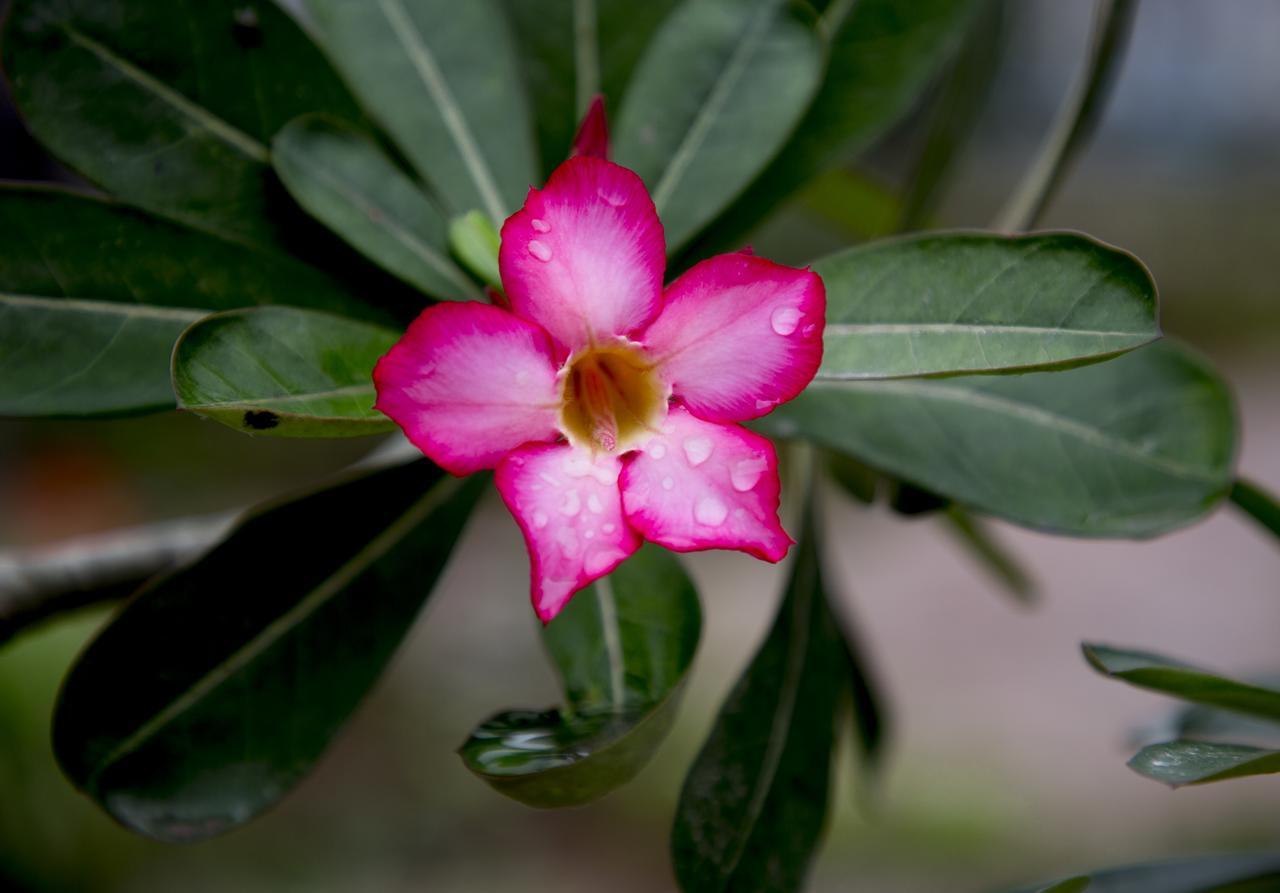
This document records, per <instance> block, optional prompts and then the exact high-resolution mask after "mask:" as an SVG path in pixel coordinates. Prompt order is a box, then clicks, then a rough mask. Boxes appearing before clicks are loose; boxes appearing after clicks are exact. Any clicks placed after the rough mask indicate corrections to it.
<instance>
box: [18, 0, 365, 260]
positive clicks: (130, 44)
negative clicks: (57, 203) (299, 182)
mask: <svg viewBox="0 0 1280 893" xmlns="http://www.w3.org/2000/svg"><path fill="white" fill-rule="evenodd" d="M3 59H4V65H5V72H6V73H7V74H8V76H9V79H10V82H11V83H12V85H13V95H14V99H15V101H16V102H17V104H18V105H19V107H20V108H21V109H22V112H23V115H24V117H25V119H26V122H27V124H28V126H29V127H30V128H31V131H32V132H33V133H34V134H35V135H36V137H37V139H39V140H40V141H41V142H42V143H43V144H44V145H45V146H46V147H47V148H48V149H49V150H50V151H51V152H52V153H53V154H54V155H56V156H57V157H58V158H60V159H61V160H62V161H64V162H66V163H67V164H69V165H70V166H71V167H73V168H75V169H76V170H77V171H79V172H80V173H82V174H84V175H85V176H86V177H87V178H88V179H90V180H92V181H93V182H95V183H97V184H98V185H100V186H102V187H103V188H104V189H106V190H107V191H108V192H111V193H113V194H114V195H117V196H119V197H120V198H122V199H125V200H127V201H128V202H130V203H131V204H135V205H138V206H140V207H143V208H146V209H148V210H150V211H154V212H155V213H157V214H161V215H163V216H166V217H170V218H173V219H175V220H180V221H183V222H185V223H189V224H191V225H193V226H196V227H198V228H200V229H204V230H207V231H210V232H214V233H218V234H219V235H223V236H226V237H229V238H232V239H236V240H239V241H248V242H255V243H260V244H270V243H272V242H273V241H274V240H275V238H276V236H277V230H276V223H275V222H274V221H273V217H275V216H276V211H277V210H278V209H277V208H276V206H277V205H278V204H279V203H280V201H281V196H279V195H278V194H275V193H273V191H272V189H270V188H269V185H270V168H269V166H268V153H267V144H268V142H269V141H270V140H271V137H272V135H273V134H274V133H275V132H276V131H277V130H278V129H279V128H281V127H282V126H284V124H285V123H286V122H288V121H289V120H291V119H293V118H295V117H297V116H298V115H301V114H305V113H307V112H314V111H323V112H329V113H332V114H335V115H338V116H341V117H348V118H353V119H355V118H358V117H359V114H360V113H359V110H358V109H357V108H356V106H355V104H354V103H353V101H352V100H351V98H350V96H349V95H348V94H347V92H346V91H345V90H344V89H343V87H342V84H341V83H340V82H339V80H338V78H337V76H336V75H335V74H334V73H333V71H332V70H331V69H330V68H329V66H328V64H327V63H326V62H325V60H324V58H323V57H322V56H321V54H320V53H319V52H318V51H317V50H316V48H315V46H314V45H313V44H312V43H311V41H310V40H309V39H308V38H307V36H306V35H305V34H304V33H303V32H302V31H301V29H299V28H298V26H297V25H296V24H295V23H294V22H293V21H292V20H291V19H290V18H289V16H288V15H286V14H285V13H284V12H282V11H281V10H280V9H278V8H277V7H276V5H275V4H274V3H254V4H246V3H244V2H242V0H201V2H199V3H168V2H158V0H118V2H112V3H103V2H101V0H14V2H13V3H12V4H11V9H10V14H9V21H8V25H7V26H6V28H5V32H4V46H3Z"/></svg>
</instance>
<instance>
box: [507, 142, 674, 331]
mask: <svg viewBox="0 0 1280 893" xmlns="http://www.w3.org/2000/svg"><path fill="white" fill-rule="evenodd" d="M498 266H499V269H500V271H501V273H502V285H503V288H504V290H505V291H506V293H507V296H508V297H509V298H510V300H511V307H512V310H513V311H514V312H515V313H517V314H519V315H520V316H523V317H524V318H525V319H529V320H532V321H534V322H536V323H538V324H539V325H541V326H542V327H543V328H545V329H546V330H547V331H548V332H549V333H551V336H552V337H553V338H554V339H556V341H557V342H558V343H559V344H560V346H561V348H562V353H567V352H571V351H574V350H576V349H578V348H579V347H582V346H583V345H585V344H587V343H588V342H589V341H590V340H592V339H594V340H597V341H601V340H607V339H609V338H611V337H613V336H615V335H626V334H628V333H631V332H634V331H635V330H637V329H639V328H642V327H644V326H645V325H647V324H648V323H649V322H650V321H651V320H652V319H653V318H654V316H655V315H656V314H657V312H658V308H659V306H660V302H661V300H662V276H663V273H664V271H665V269H666V241H665V239H664V237H663V235H662V224H661V223H660V222H659V221H658V212H657V211H656V210H655V209H654V207H653V201H652V200H651V199H650V198H649V193H648V192H647V191H646V190H645V188H644V183H642V182H641V180H640V178H639V177H638V176H636V175H635V174H633V173H632V172H631V171H629V170H627V169H626V168H623V167H619V166H618V165H616V164H612V163H611V162H608V161H604V160H603V159H600V158H590V157H586V156H579V157H577V158H570V159H569V160H568V161H566V162H565V163H564V164H562V165H560V166H559V167H558V168H556V170H555V172H554V173H553V174H552V175H551V179H550V180H548V181H547V185H546V186H544V187H543V188H542V189H541V190H538V189H531V190H529V196H528V198H527V199H525V203H524V207H523V208H521V209H520V210H519V211H517V212H516V213H515V214H513V215H512V216H511V217H509V218H508V219H507V222H506V223H505V224H504V225H503V227H502V246H501V248H500V250H499V252H498Z"/></svg>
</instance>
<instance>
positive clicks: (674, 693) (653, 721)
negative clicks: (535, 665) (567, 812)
mask: <svg viewBox="0 0 1280 893" xmlns="http://www.w3.org/2000/svg"><path fill="white" fill-rule="evenodd" d="M701 628H702V612H701V609H700V608H699V606H698V596H697V593H696V592H695V591H694V588H693V584H692V583H691V582H690V581H689V578H688V577H687V576H686V575H685V573H684V571H683V570H681V569H680V565H679V563H678V562H677V561H676V560H675V558H673V557H672V556H671V555H670V554H668V553H667V552H664V551H663V550H661V549H659V548H658V547H657V546H652V545H649V546H645V547H644V548H642V549H641V550H640V551H639V552H637V553H636V554H635V556H633V557H632V558H630V559H628V560H627V562H626V563H624V564H623V565H621V566H620V567H619V568H618V569H617V570H615V571H614V572H613V573H611V574H610V575H609V576H607V577H604V578H602V579H600V580H597V581H596V583H595V584H594V585H592V586H591V587H589V588H587V589H584V590H583V591H582V592H580V593H578V594H577V595H576V596H575V597H574V598H573V600H572V601H571V602H570V603H569V605H568V607H566V608H565V609H564V611H563V612H561V614H560V615H559V616H558V617H556V619H555V620H553V621H551V623H550V624H549V625H547V626H546V627H545V629H544V630H543V641H544V643H545V644H546V646H547V650H548V651H549V652H550V655H551V658H552V660H553V661H554V662H555V665H556V669H557V670H558V671H559V673H560V678H561V681H562V682H563V685H564V692H565V707H564V708H563V709H561V710H555V709H552V710H547V711H544V712H537V711H529V710H516V711H508V712H505V713H499V714H498V715H496V716H494V717H492V718H491V719H489V720H487V721H486V722H484V723H483V724H481V725H480V726H479V727H478V728H476V730H475V731H473V732H472V733H471V736H470V737H469V738H468V739H467V741H466V742H465V743H464V744H463V745H462V747H461V748H460V749H459V754H460V755H461V756H462V760H463V763H464V764H465V765H466V767H467V768H468V769H470V770H471V771H472V772H474V773H475V774H476V775H478V776H479V777H480V778H482V779H484V780H485V781H486V782H488V783H489V784H490V785H491V786H492V787H493V788H494V789H495V790H497V791H499V792H501V793H503V794H505V795H507V796H508V797H511V798H513V799H515V800H519V801H520V802H522V803H526V804H528V805H530V806H537V807H558V806H577V805H580V804H583V803H588V802H590V801H592V800H595V799H596V798H598V797H601V796H603V795H605V794H607V793H608V792H610V791H612V790H614V789H615V788H617V787H620V786H621V785H623V784H626V783H627V782H628V781H630V780H631V779H632V778H633V777H635V775H636V773H637V772H639V771H640V770H641V769H643V768H644V766H645V765H646V764H647V763H648V762H649V759H650V758H651V757H652V756H653V753H654V751H655V750H656V749H657V747H658V745H659V744H661V743H662V740H663V739H664V738H665V737H666V735H667V733H668V732H669V731H670V729H671V725H672V723H673V722H674V720H675V714H676V710H677V707H678V705H679V702H680V696H681V694H682V692H683V688H684V680H685V678H686V676H687V674H688V671H689V665H690V664H691V663H692V661H693V655H694V652H695V650H696V649H697V647H698V636H699V634H700V631H701Z"/></svg>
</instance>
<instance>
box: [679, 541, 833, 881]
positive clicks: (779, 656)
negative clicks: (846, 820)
mask: <svg viewBox="0 0 1280 893" xmlns="http://www.w3.org/2000/svg"><path fill="white" fill-rule="evenodd" d="M794 561H795V564H794V566H793V568H792V573H791V579H790V581H789V582H788V584H787V592H786V597H785V599H784V600H783V603H782V605H781V607H780V608H779V609H778V615H777V617H776V619H775V620H774V623H773V628H772V629H771V630H770V632H769V636H768V638H767V639H766V640H765V642H764V644H763V645H762V646H761V647H760V650H759V651H757V652H756V655H755V657H754V658H752V660H751V664H750V666H748V667H747V669H746V671H745V672H744V673H743V675H742V677H741V678H740V679H739V680H738V682H737V684H736V685H735V686H734V688H733V691H731V692H730V693H729V697H728V699H727V700H726V701H725V703H724V706H723V707H721V709H720V713H719V715H718V716H717V717H716V721H715V724H714V725H713V726H712V729H711V734H710V736H709V737H708V738H707V741H706V743H705V744H704V745H703V747H702V751H701V752H700V753H699V754H698V756H697V759H696V760H695V761H694V763H693V766H692V768H690V770H689V775H688V777H687V778H686V779H685V783H684V788H683V789H682V790H681V792H680V803H679V806H678V807H677V809H676V819H675V826H674V828H673V829H672V833H671V853H672V859H673V862H674V864H675V870H676V877H677V879H678V880H679V882H680V887H681V889H682V890H684V891H686V893H695V891H696V893H701V891H704V890H735V891H742V893H748V891H760V893H765V891H768V893H790V891H798V890H800V889H802V887H803V884H804V879H805V876H806V874H807V872H808V867H809V863H810V861H811V859H812V857H813V854H814V851H815V849H816V848H817V845H818V840H819V838H820V836H821V834H822V829H823V826H824V824H825V822H826V817H827V802H828V798H829V786H830V784H829V782H830V775H831V763H832V754H833V752H834V745H835V741H836V738H837V735H838V732H837V728H838V725H839V723H840V720H841V713H842V711H841V709H840V707H841V701H842V698H843V695H844V692H845V691H846V688H847V685H848V667H847V664H846V655H845V650H844V644H843V642H842V640H841V637H840V632H839V631H838V630H837V628H836V625H835V622H834V620H833V618H832V616H831V612H830V609H829V608H828V606H827V603H826V598H825V593H824V590H823V584H822V574H821V569H820V567H819V559H818V547H817V542H816V541H815V538H814V536H813V535H812V529H811V528H810V529H808V530H806V532H805V533H804V534H802V536H801V538H800V545H799V547H798V550H797V554H796V556H795V559H794Z"/></svg>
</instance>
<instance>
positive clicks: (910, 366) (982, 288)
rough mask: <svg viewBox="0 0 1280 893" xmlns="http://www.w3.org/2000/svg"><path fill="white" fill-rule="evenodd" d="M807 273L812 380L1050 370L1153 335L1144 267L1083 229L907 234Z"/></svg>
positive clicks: (1151, 288) (1152, 295)
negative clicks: (814, 295)
mask: <svg viewBox="0 0 1280 893" xmlns="http://www.w3.org/2000/svg"><path fill="white" fill-rule="evenodd" d="M814 270H815V271H816V272H817V273H818V274H819V275H821V276H822V280H823V282H824V283H825V284H826V287H827V325H826V334H825V336H824V338H823V347H824V350H823V358H822V368H821V369H819V371H818V376H817V378H818V380H819V381H855V380H867V379H880V378H899V377H912V376H922V375H939V374H944V373H962V372H995V371H1010V370H1019V369H1035V368H1052V367H1055V366H1063V365H1071V364H1078V363H1080V362H1082V361H1085V360H1096V359H1099V358H1103V357H1107V356H1111V355H1114V354H1118V353H1121V352H1123V351H1126V350H1131V349H1133V348H1135V347H1139V346H1140V345H1143V344H1146V343H1147V342H1150V341H1152V340H1154V339H1155V338H1157V337H1159V334H1160V328H1159V325H1158V324H1157V322H1156V289H1155V284H1154V283H1153V282H1152V281H1151V275H1150V273H1148V272H1147V270H1146V268H1145V267H1143V266H1142V264H1141V263H1139V262H1138V260H1137V259H1135V258H1134V257H1133V256H1132V255H1130V254H1127V253H1125V252H1122V251H1118V250H1116V249H1114V248H1111V247H1109V246H1106V245H1103V244H1101V243H1099V242H1096V241H1094V240H1093V239H1090V238H1088V237H1087V236H1081V235H1075V234H1065V233H1063V234H1047V235H1044V234H1042V235H1034V236H1021V237H1017V238H1009V237H1005V236H998V235H992V234H985V233H949V234H941V235H923V236H911V237H906V238H901V239H892V240H887V241H881V242H873V243H870V244H868V245H864V246H858V247H855V248H850V249H848V250H847V251H842V252H840V253H839V254H834V255H831V256H829V257H826V258H823V259H822V260H820V261H817V262H816V263H815V264H814Z"/></svg>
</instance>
